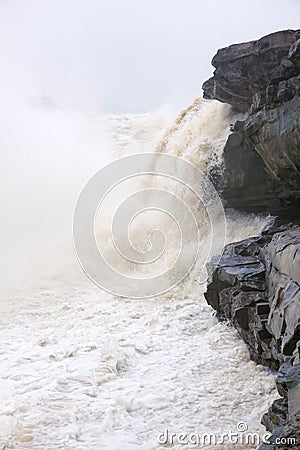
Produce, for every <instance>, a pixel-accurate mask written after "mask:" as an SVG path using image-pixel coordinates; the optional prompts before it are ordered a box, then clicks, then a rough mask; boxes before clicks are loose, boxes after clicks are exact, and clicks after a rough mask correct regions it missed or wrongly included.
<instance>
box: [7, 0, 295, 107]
mask: <svg viewBox="0 0 300 450" xmlns="http://www.w3.org/2000/svg"><path fill="white" fill-rule="evenodd" d="M299 13H300V3H299V1H298V0H264V1H261V0H253V1H252V2H241V1H240V0H228V1H223V0H215V1H200V0H110V1H103V0H89V1H85V0H44V1H42V2H41V1H39V0H26V1H22V0H2V1H1V6H0V54H1V66H2V68H1V75H0V79H1V84H2V87H5V89H8V88H11V89H13V90H14V91H20V92H22V93H23V94H26V95H28V96H33V97H37V98H39V97H43V96H46V97H50V98H51V99H52V101H53V102H54V103H55V104H57V105H59V106H60V107H63V108H75V109H80V110H82V109H85V110H93V111H103V112H141V111H149V110H151V109H153V108H154V109H155V108H157V107H159V106H160V105H162V104H164V103H172V104H174V105H175V106H177V105H180V106H182V105H185V104H186V103H189V102H190V101H191V100H192V99H193V98H194V97H195V96H197V95H199V93H200V92H201V84H202V82H203V81H204V80H205V79H207V78H208V77H209V76H210V75H211V73H212V70H213V69H212V67H211V66H210V61H211V58H212V56H213V55H214V54H215V52H216V50H217V49H218V48H220V47H224V46H226V45H228V44H232V43H236V42H241V41H245V40H250V39H256V38H259V37H261V36H262V35H265V34H267V33H270V32H272V31H276V30H280V29H285V28H294V29H295V28H297V27H298V26H299V23H298V19H299V15H300V14H299Z"/></svg>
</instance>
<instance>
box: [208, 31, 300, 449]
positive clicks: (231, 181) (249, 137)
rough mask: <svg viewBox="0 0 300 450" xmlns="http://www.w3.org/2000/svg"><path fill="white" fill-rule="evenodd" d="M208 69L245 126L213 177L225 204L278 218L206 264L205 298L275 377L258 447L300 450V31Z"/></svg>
mask: <svg viewBox="0 0 300 450" xmlns="http://www.w3.org/2000/svg"><path fill="white" fill-rule="evenodd" d="M212 64H213V66H214V67H215V68H216V70H215V72H214V76H213V77H212V78H210V79H209V80H208V81H206V82H205V83H204V85H203V91H204V97H205V98H208V99H216V100H219V101H222V102H225V103H229V104H231V105H232V107H233V108H234V109H235V110H237V111H239V112H242V113H244V114H245V119H244V120H243V121H238V122H236V123H235V124H232V126H231V131H232V133H231V134H230V135H229V137H228V140H227V142H226V144H225V147H224V151H223V166H222V167H221V170H220V169H217V170H212V171H211V173H210V175H211V178H212V180H213V182H214V184H215V185H216V186H217V188H218V190H219V193H220V195H221V196H222V198H223V201H224V204H225V207H228V208H236V209H240V210H244V211H251V212H257V213H258V212H265V213H270V214H272V215H273V216H274V219H273V220H272V223H270V224H269V225H268V226H267V227H266V229H265V230H263V232H262V233H261V235H260V236H258V237H253V238H250V239H246V240H244V241H241V242H238V243H233V244H230V245H228V246H227V247H226V248H225V251H224V254H223V256H222V258H221V260H220V262H219V263H218V265H217V266H215V262H214V260H212V261H211V263H210V265H209V267H208V269H209V272H210V273H211V274H212V275H211V277H210V279H209V284H208V288H207V292H206V294H205V296H206V300H207V302H208V303H209V304H210V305H211V306H212V307H213V308H214V309H215V310H216V314H217V316H218V317H219V319H220V320H229V321H230V322H231V323H232V324H233V325H234V326H235V327H236V328H237V329H238V331H239V334H240V336H241V337H242V338H243V339H244V341H245V342H246V343H247V345H248V348H249V352H250V356H251V358H252V359H253V360H255V361H256V362H257V363H259V364H264V365H267V366H268V367H270V368H271V369H272V370H276V371H278V376H277V388H278V393H279V395H280V397H281V398H280V399H279V400H276V401H275V402H274V403H273V405H272V407H271V408H270V410H269V411H268V413H266V414H265V415H264V417H263V419H262V423H263V424H264V425H265V426H266V428H267V430H268V431H270V432H271V433H272V438H271V443H270V445H263V446H261V447H260V449H261V450H267V449H268V450H275V449H281V450H283V449H287V448H291V445H288V444H284V442H288V438H289V437H293V438H295V439H296V440H297V444H296V447H295V445H294V446H293V448H300V356H299V355H300V226H299V223H300V30H297V31H293V30H286V31H279V32H276V33H273V34H271V35H268V36H265V37H263V38H262V39H259V40H257V41H252V42H247V43H243V44H234V45H231V46H230V47H227V48H224V49H221V50H219V51H218V52H217V54H216V56H215V57H214V58H213V60H212ZM212 269H215V270H212ZM278 438H280V439H281V443H280V444H279V441H278V442H276V439H278ZM282 438H284V439H282Z"/></svg>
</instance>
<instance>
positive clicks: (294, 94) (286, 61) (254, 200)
mask: <svg viewBox="0 0 300 450" xmlns="http://www.w3.org/2000/svg"><path fill="white" fill-rule="evenodd" d="M212 64H213V65H214V66H215V67H216V70H215V72H214V76H213V77H212V78H210V79H209V80H208V81H206V82H205V83H204V85H203V91H204V98H212V99H217V100H220V101H222V102H227V103H229V104H231V105H232V106H233V107H234V108H235V109H236V110H238V111H240V112H244V113H245V120H243V121H240V122H237V123H236V124H235V125H234V127H233V133H232V134H231V135H230V136H229V139H228V141H227V143H226V146H225V148H224V168H223V169H224V170H223V172H222V176H217V177H214V176H213V174H212V176H213V178H214V182H215V183H216V184H217V187H218V189H219V192H220V193H221V195H222V197H223V199H224V200H225V202H226V205H227V207H232V208H238V209H242V210H245V211H254V212H266V211H268V212H271V213H272V214H275V215H280V216H285V217H289V218H291V217H295V216H298V217H299V216H300V141H299V136H300V114H299V111H300V30H298V31H292V30H288V31H280V32H278V33H273V34H271V35H269V36H265V37H263V38H262V39H259V40H258V41H252V42H248V43H245V44H235V45H231V46H230V47H227V48H224V49H221V50H219V51H218V53H217V55H216V56H215V57H214V58H213V61H212Z"/></svg>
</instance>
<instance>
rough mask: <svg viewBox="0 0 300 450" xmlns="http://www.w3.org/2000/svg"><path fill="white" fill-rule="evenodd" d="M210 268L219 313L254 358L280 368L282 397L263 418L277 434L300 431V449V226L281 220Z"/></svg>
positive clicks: (212, 299) (209, 295)
mask: <svg viewBox="0 0 300 450" xmlns="http://www.w3.org/2000/svg"><path fill="white" fill-rule="evenodd" d="M209 271H210V273H212V275H211V277H210V281H209V284H208V287H207V292H206V294H205V298H206V300H207V302H208V303H209V304H210V305H211V306H212V307H213V308H214V309H215V311H216V314H217V316H218V318H219V319H220V320H227V321H230V323H231V324H233V325H234V326H235V328H237V330H238V332H239V334H240V336H241V337H242V339H243V340H244V341H245V342H246V343H247V345H248V348H249V352H250V356H251V358H252V359H253V360H254V361H256V362H257V363H258V364H263V365H266V366H268V367H269V368H270V369H271V370H273V371H277V370H279V372H278V377H277V388H278V393H279V395H280V396H281V397H282V398H281V399H279V400H276V401H275V402H274V404H273V405H272V407H271V408H270V409H269V411H268V413H266V414H265V415H264V417H263V419H262V423H263V424H264V425H265V426H266V428H267V430H268V431H270V432H271V433H272V437H273V438H274V439H275V437H276V436H277V438H278V436H279V437H282V441H284V439H287V437H288V436H290V437H293V438H295V437H297V436H298V438H299V439H298V438H297V439H298V440H297V442H298V443H299V447H295V446H293V447H292V448H300V428H299V420H300V364H299V362H300V359H299V351H300V283H299V280H300V226H299V225H289V226H286V225H279V224H277V225H276V222H275V225H273V226H269V227H267V228H266V229H265V230H264V231H263V232H262V234H261V235H260V236H258V237H254V238H250V239H246V240H244V241H241V242H238V243H233V244H230V245H228V246H227V247H226V249H225V252H224V255H223V256H222V258H221V261H220V262H219V263H218V265H217V266H215V264H214V260H212V261H211V263H210V265H209ZM274 442H275V441H274ZM286 442H288V441H287V440H286ZM283 448H286V447H285V446H280V445H279V446H278V445H275V446H274V445H273V446H272V445H271V446H266V445H264V446H262V447H261V450H263V449H283ZM289 448H291V445H290V444H289Z"/></svg>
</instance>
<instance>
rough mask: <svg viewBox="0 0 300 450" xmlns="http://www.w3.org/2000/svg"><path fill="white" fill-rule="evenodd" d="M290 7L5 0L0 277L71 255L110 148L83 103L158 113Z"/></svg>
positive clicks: (292, 18)
mask: <svg viewBox="0 0 300 450" xmlns="http://www.w3.org/2000/svg"><path fill="white" fill-rule="evenodd" d="M299 12H300V8H299V2H298V1H296V0H295V1H293V0H289V1H279V0H275V1H274V0H272V1H271V0H265V1H264V2H262V1H257V0H254V1H252V2H251V4H250V3H247V2H240V1H227V2H224V1H211V2H203V1H199V0H172V1H171V0H142V1H140V0H126V1H122V0H112V1H102V0H100V1H96V0H90V1H88V2H87V1H84V0H63V1H61V0H59V1H58V0H51V1H43V2H41V1H38V0H27V1H22V0H18V1H17V0H9V1H8V0H2V1H1V3H0V61H1V71H0V98H1V102H0V148H1V165H0V177H1V194H0V208H1V216H2V219H1V228H2V229H1V234H0V248H1V252H0V253H1V255H0V260H1V262H0V270H1V274H2V277H1V284H2V285H4V286H5V287H11V286H15V284H16V282H17V281H18V280H23V281H25V280H27V282H28V280H29V279H32V277H35V278H36V276H37V275H38V273H39V272H44V269H45V266H47V267H48V266H49V267H51V268H52V269H53V268H54V267H55V268H56V269H59V266H60V264H61V263H62V260H63V261H64V264H65V260H66V259H67V256H66V255H67V254H68V255H69V256H70V255H71V252H70V249H71V248H72V241H71V222H72V212H73V208H74V203H75V201H76V198H77V196H78V194H79V192H80V189H81V188H82V186H83V184H84V183H85V181H86V180H87V179H88V178H89V177H90V176H91V175H92V174H93V173H94V172H95V171H96V170H97V169H98V168H99V167H101V166H102V165H103V164H105V163H106V162H107V161H108V159H109V158H111V155H112V145H113V144H112V143H111V139H110V137H109V136H107V135H106V132H105V131H104V130H101V129H100V128H101V126H100V123H99V121H98V123H97V125H95V127H93V126H92V125H91V123H92V120H91V118H90V117H88V114H90V113H98V114H99V113H102V114H107V113H140V112H145V111H147V112H148V111H151V112H153V111H156V113H155V114H158V116H159V117H160V120H161V122H162V126H163V124H164V125H167V124H168V123H170V119H171V118H172V117H174V115H175V114H176V113H177V112H178V111H179V110H180V108H181V107H182V106H186V105H188V104H189V103H190V102H191V101H192V100H193V99H194V97H196V96H198V95H200V93H201V84H202V82H203V81H204V80H205V79H207V78H208V77H209V76H210V75H211V72H212V68H211V67H210V65H209V61H210V60H211V58H212V56H213V55H214V54H215V52H216V50H217V49H218V48H219V47H223V46H226V45H228V44H231V43H233V42H239V41H245V40H247V39H253V38H258V37H260V36H261V35H264V34H266V33H268V32H271V31H275V30H278V29H283V28H295V27H296V26H297V19H298V17H299ZM65 247H68V251H65ZM72 257H73V256H72ZM49 267H48V268H49ZM52 269H51V270H52ZM47 270H48V269H47ZM23 287H24V285H23Z"/></svg>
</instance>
